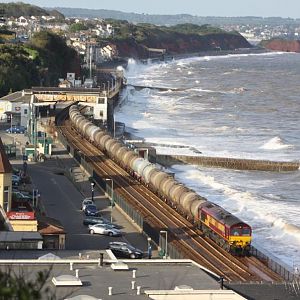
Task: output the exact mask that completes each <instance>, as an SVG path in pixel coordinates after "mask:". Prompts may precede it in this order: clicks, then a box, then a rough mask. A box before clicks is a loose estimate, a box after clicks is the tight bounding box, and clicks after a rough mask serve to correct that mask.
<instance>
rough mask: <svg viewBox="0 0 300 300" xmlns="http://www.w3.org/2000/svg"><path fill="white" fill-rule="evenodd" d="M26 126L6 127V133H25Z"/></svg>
mask: <svg viewBox="0 0 300 300" xmlns="http://www.w3.org/2000/svg"><path fill="white" fill-rule="evenodd" d="M25 131H26V128H25V127H24V126H19V125H14V126H11V127H10V128H8V129H6V132H7V133H25Z"/></svg>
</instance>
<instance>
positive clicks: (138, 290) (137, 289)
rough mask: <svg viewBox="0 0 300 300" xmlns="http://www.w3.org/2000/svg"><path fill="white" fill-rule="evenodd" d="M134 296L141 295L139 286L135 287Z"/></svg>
mask: <svg viewBox="0 0 300 300" xmlns="http://www.w3.org/2000/svg"><path fill="white" fill-rule="evenodd" d="M136 294H137V295H140V294H141V287H140V286H137V287H136Z"/></svg>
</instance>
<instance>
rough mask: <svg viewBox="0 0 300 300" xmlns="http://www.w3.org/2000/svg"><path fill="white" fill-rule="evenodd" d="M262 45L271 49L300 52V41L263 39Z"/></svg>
mask: <svg viewBox="0 0 300 300" xmlns="http://www.w3.org/2000/svg"><path fill="white" fill-rule="evenodd" d="M262 45H263V46H264V47H265V48H267V49H270V50H275V51H284V52H299V53H300V41H294V40H281V39H274V40H270V41H263V42H262Z"/></svg>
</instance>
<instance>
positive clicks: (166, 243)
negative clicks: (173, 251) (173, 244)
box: [159, 230, 168, 259]
mask: <svg viewBox="0 0 300 300" xmlns="http://www.w3.org/2000/svg"><path fill="white" fill-rule="evenodd" d="M159 233H160V234H165V235H166V241H165V256H164V258H165V259H166V258H167V257H168V231H166V230H161V231H160V232H159Z"/></svg>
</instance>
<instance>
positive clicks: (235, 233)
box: [230, 228, 241, 236]
mask: <svg viewBox="0 0 300 300" xmlns="http://www.w3.org/2000/svg"><path fill="white" fill-rule="evenodd" d="M230 235H235V236H238V235H241V233H240V229H239V228H232V229H231V231H230Z"/></svg>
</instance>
